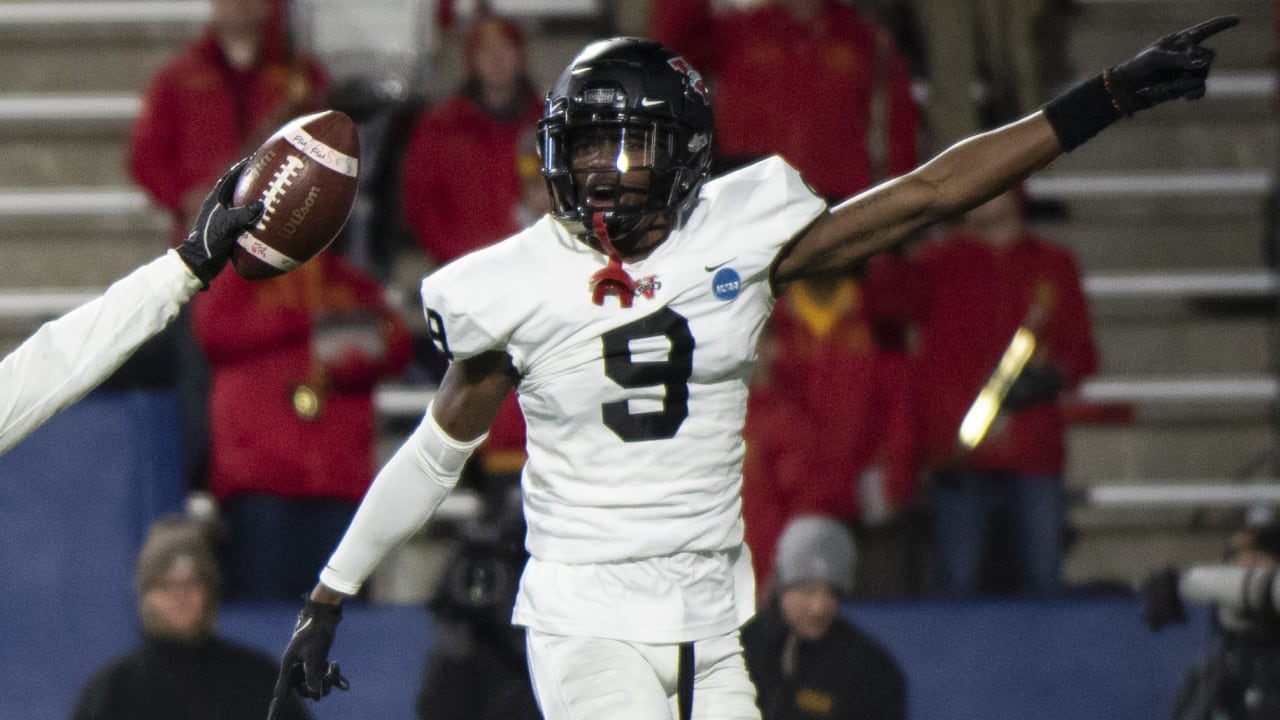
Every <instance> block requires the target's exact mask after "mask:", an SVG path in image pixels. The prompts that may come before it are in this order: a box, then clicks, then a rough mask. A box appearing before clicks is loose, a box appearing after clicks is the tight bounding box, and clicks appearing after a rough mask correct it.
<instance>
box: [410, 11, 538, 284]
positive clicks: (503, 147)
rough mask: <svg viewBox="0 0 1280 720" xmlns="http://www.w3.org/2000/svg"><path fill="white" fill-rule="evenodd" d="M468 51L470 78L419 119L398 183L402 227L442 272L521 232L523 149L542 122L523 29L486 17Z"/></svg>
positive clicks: (471, 34) (471, 32)
mask: <svg viewBox="0 0 1280 720" xmlns="http://www.w3.org/2000/svg"><path fill="white" fill-rule="evenodd" d="M465 43H466V64H467V70H466V78H465V79H464V80H463V82H462V86H461V87H460V88H459V89H458V90H457V91H455V92H454V93H453V94H451V95H449V96H448V97H447V98H445V99H444V100H443V101H441V102H440V103H439V104H437V105H435V106H433V107H431V108H430V109H428V110H427V111H426V112H425V113H424V114H423V115H422V116H421V117H420V118H419V119H418V121H417V122H416V124H415V127H414V129H413V132H412V135H411V136H410V138H409V145H408V147H407V148H406V149H405V155H404V169H403V170H402V175H401V196H402V203H403V206H404V214H405V220H406V221H407V222H408V223H409V226H410V228H411V229H412V230H413V233H414V235H415V236H416V237H417V240H418V244H419V245H420V246H421V248H422V251H423V252H425V253H426V254H427V255H428V256H429V257H430V258H431V259H432V260H433V261H435V262H436V263H437V264H440V265H443V264H444V263H447V262H449V261H450V260H453V259H454V258H456V257H458V256H460V255H463V254H465V253H468V252H470V251H472V250H475V249H476V248H480V247H484V246H485V245H488V244H490V243H492V242H494V241H497V240H501V239H502V238H504V237H507V236H508V235H511V234H513V233H515V232H516V231H517V230H519V229H521V228H522V227H523V224H522V223H521V222H519V218H520V201H521V197H522V188H521V184H520V177H519V172H518V158H519V153H518V143H519V141H520V140H521V139H522V138H524V139H526V140H531V135H530V133H531V132H532V128H533V126H534V125H536V124H537V122H538V119H539V118H540V117H541V116H542V98H541V97H540V96H539V95H538V93H537V91H536V90H535V89H534V86H533V82H532V80H530V78H529V75H528V56H527V53H526V50H525V40H524V35H523V33H522V32H521V31H520V28H519V26H517V25H516V24H515V23H513V22H511V21H510V20H507V19H505V18H501V17H496V16H486V17H482V18H480V19H478V20H476V21H475V22H474V24H473V25H472V26H471V27H470V28H469V29H468V31H467V34H466V40H465ZM530 149H532V148H530ZM544 194H545V193H544ZM539 214H541V213H539Z"/></svg>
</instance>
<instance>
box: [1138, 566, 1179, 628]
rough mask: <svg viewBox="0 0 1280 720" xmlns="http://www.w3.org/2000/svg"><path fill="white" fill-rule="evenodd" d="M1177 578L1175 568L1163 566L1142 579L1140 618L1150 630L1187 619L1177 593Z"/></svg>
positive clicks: (1177, 574)
mask: <svg viewBox="0 0 1280 720" xmlns="http://www.w3.org/2000/svg"><path fill="white" fill-rule="evenodd" d="M1178 579H1179V573H1178V571H1177V570H1176V569H1174V568H1164V569H1162V570H1158V571H1156V572H1154V573H1152V574H1151V575H1149V576H1148V577H1147V579H1146V580H1143V581H1142V587H1141V592H1142V619H1143V621H1145V622H1146V623H1147V627H1149V628H1151V629H1152V630H1159V629H1160V628H1162V627H1164V626H1165V625H1171V624H1173V623H1182V622H1186V621H1187V611H1186V608H1184V607H1183V605H1182V596H1181V595H1179V594H1178Z"/></svg>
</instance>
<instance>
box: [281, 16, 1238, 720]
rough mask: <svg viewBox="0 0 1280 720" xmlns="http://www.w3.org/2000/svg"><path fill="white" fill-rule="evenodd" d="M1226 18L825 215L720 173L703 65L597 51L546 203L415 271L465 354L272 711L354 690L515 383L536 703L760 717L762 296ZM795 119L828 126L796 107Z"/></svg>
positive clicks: (1185, 64) (1007, 164)
mask: <svg viewBox="0 0 1280 720" xmlns="http://www.w3.org/2000/svg"><path fill="white" fill-rule="evenodd" d="M1236 22H1237V19H1236V18H1234V17H1223V18H1217V19H1214V20H1211V21H1209V22H1206V23H1204V24H1202V25H1198V26H1196V27H1193V28H1189V29H1187V30H1184V31H1182V32H1179V33H1175V34H1173V35H1170V36H1168V37H1165V38H1163V39H1161V40H1159V41H1158V42H1156V43H1155V44H1153V45H1151V46H1149V47H1147V48H1146V49H1144V50H1142V51H1141V52H1140V53H1138V54H1137V55H1136V56H1134V57H1133V58H1132V59H1130V60H1128V61H1125V62H1123V63H1120V64H1119V65H1117V66H1115V67H1114V68H1110V69H1108V70H1107V71H1105V72H1104V73H1103V74H1101V75H1099V76H1098V77H1096V78H1093V79H1091V80H1089V81H1087V82H1085V83H1083V84H1082V85H1080V86H1079V87H1077V88H1074V89H1072V90H1069V91H1067V92H1066V93H1065V94H1064V95H1062V96H1060V97H1058V98H1057V99H1055V100H1053V101H1052V102H1050V103H1049V104H1048V105H1046V106H1045V108H1043V109H1042V110H1041V111H1038V112H1036V113H1034V114H1032V115H1030V116H1028V117H1026V118H1024V119H1022V120H1019V121H1016V122H1014V123H1011V124H1009V125H1006V126H1004V127H1001V128H998V129H996V130H993V131H991V132H987V133H984V134H981V135H978V136H975V137H973V138H970V139H968V140H965V141H963V142H961V143H959V144H957V145H955V146H954V147H952V148H950V149H949V150H947V151H946V152H944V153H942V154H941V155H939V156H938V157H937V158H935V159H934V160H932V161H931V162H929V163H927V164H925V165H923V166H921V167H920V168H918V169H916V170H914V171H912V172H911V173H909V174H907V175H905V176H902V177H899V178H896V179H894V180H891V181H889V182H886V183H884V184H882V185H880V186H878V187H875V188H872V189H870V190H868V191H866V192H864V193H862V194H860V195H858V196H856V197H853V198H851V199H850V200H848V201H846V202H844V203H841V204H839V205H838V206H836V207H834V208H828V207H827V206H826V203H825V202H824V201H823V200H822V199H820V198H819V197H818V196H816V195H815V194H814V193H813V192H812V191H811V190H810V189H809V188H808V187H807V186H806V184H805V182H804V181H803V180H802V179H801V178H800V176H799V175H798V174H797V173H796V172H795V171H794V170H793V169H792V168H791V167H789V166H788V165H787V163H786V162H785V161H783V160H782V159H781V158H779V157H770V158H767V159H764V160H760V161H759V162H756V163H755V164H753V165H749V166H747V167H744V168H741V169H738V170H736V171H733V172H731V173H729V174H726V175H723V176H721V177H718V178H715V179H711V180H708V179H707V175H708V169H709V166H710V162H711V152H712V140H713V139H712V126H713V122H712V113H711V106H710V104H709V102H708V97H707V89H706V88H705V87H704V86H703V83H702V81H701V79H700V77H699V76H698V73H697V72H696V71H695V70H694V69H693V68H691V67H689V65H688V63H686V62H685V61H684V60H683V59H682V58H680V57H679V56H677V55H675V54H674V53H672V52H670V51H669V50H667V49H666V48H664V47H663V46H661V45H658V44H657V43H654V42H651V41H647V40H640V39H634V38H615V39H610V40H605V41H600V42H596V43H593V44H591V45H588V46H587V47H586V48H585V49H584V50H583V51H582V52H581V53H580V54H579V55H578V56H577V57H576V58H575V59H574V60H573V61H572V62H571V64H570V65H569V66H568V67H567V68H566V70H565V71H564V73H563V74H562V75H561V76H560V78H559V80H558V81H557V83H556V85H555V87H554V88H553V89H552V91H551V92H550V94H549V95H548V97H547V102H546V112H545V117H544V118H543V120H542V121H541V122H540V123H539V127H538V139H539V146H540V150H541V153H542V164H543V167H542V173H543V176H544V178H545V179H546V183H547V187H548V190H549V192H550V194H551V199H552V211H551V213H550V214H549V215H547V216H545V217H543V218H542V219H541V220H539V221H538V222H537V223H535V224H534V225H533V226H531V227H529V228H528V229H526V230H524V231H522V232H520V233H518V234H516V235H515V236H513V237H511V238H509V239H507V240H505V241H502V242H500V243H498V244H496V245H493V246H490V247H487V248H484V249H481V250H478V251H476V252H474V253H472V254H470V255H467V256H464V257H462V258H459V259H458V260H456V261H454V262H453V263H450V264H448V265H446V266H444V267H442V268H440V269H439V270H437V271H436V272H435V273H434V274H432V275H431V276H429V277H427V278H426V279H425V280H424V281H423V283H422V296H423V302H424V305H425V311H426V316H427V320H428V325H429V327H430V330H431V333H432V335H433V337H434V340H435V342H436V344H437V345H438V346H439V348H440V350H441V351H443V352H445V353H446V354H448V355H449V357H451V358H452V363H451V365H450V367H449V369H448V371H447V372H446V374H445V376H444V379H443V381H442V382H441V384H440V387H439V390H438V391H437V393H436V395H435V398H434V401H433V402H432V403H431V405H430V406H429V407H428V408H427V412H426V414H425V415H424V417H423V419H422V422H421V424H420V425H419V426H418V428H417V429H416V430H415V431H414V432H413V433H412V434H411V435H410V437H409V438H408V439H407V440H406V442H405V443H404V445H402V446H401V447H400V449H399V450H398V451H397V452H396V453H395V454H394V455H393V456H392V458H391V459H390V460H389V461H388V462H387V463H386V465H385V466H384V467H383V468H382V470H381V471H380V473H379V474H378V476H377V478H376V479H375V481H374V483H373V486H372V487H371V488H370V490H369V492H368V494H367V495H366V497H365V499H364V501H363V503H362V505H361V507H360V509H359V511H358V512H357V514H356V516H355V518H354V519H353V520H352V523H351V526H350V528H349V529H348V531H347V534H346V536H345V537H344V538H343V540H342V541H341V542H340V543H339V545H338V547H337V549H336V551H335V552H334V553H333V555H332V557H331V559H330V561H329V563H328V565H327V566H326V567H325V568H324V570H323V571H322V572H321V573H320V582H319V583H318V584H317V585H316V587H315V589H314V590H313V591H312V592H311V593H310V595H309V596H308V597H307V598H306V599H305V600H304V604H303V608H302V610H301V612H300V614H299V617H298V622H297V625H296V627H295V631H294V634H293V636H292V638H291V639H290V642H289V644H288V646H287V648H286V650H285V653H284V657H283V663H282V668H281V674H280V678H279V682H278V683H277V689H276V692H277V696H278V697H283V696H284V695H285V694H286V693H287V692H288V691H289V690H290V688H292V687H295V686H296V687H298V688H299V689H300V690H301V692H302V693H303V694H304V695H307V696H309V697H313V698H319V697H321V696H323V695H325V694H326V693H328V692H329V691H330V689H331V688H332V687H335V686H336V687H341V688H345V687H346V686H347V681H346V679H345V678H344V677H343V676H342V674H341V671H340V669H339V667H338V666H337V664H336V663H330V661H329V659H328V650H329V647H330V645H331V643H332V641H333V638H334V632H335V628H336V625H337V624H338V622H339V619H340V618H341V614H342V602H343V599H344V598H346V597H349V596H351V595H352V594H354V593H356V592H357V591H358V590H359V589H360V586H361V584H362V583H363V581H364V580H365V579H366V578H367V577H368V576H369V574H370V572H371V571H372V570H373V569H374V567H375V566H376V565H377V563H378V561H379V560H380V559H381V558H382V557H383V556H384V555H385V554H386V553H387V552H388V551H389V550H390V549H391V548H392V547H394V546H396V545H397V544H399V543H401V542H402V541H404V540H405V539H407V538H408V537H409V536H410V535H411V534H413V533H414V532H415V531H416V530H417V528H418V527H419V526H421V525H422V524H423V522H425V521H426V520H427V518H429V517H430V516H431V513H432V511H433V510H434V509H435V507H436V506H437V505H439V503H440V501H441V499H442V498H443V497H444V496H445V494H446V493H448V492H449V489H450V488H451V487H453V486H454V484H455V483H456V482H457V480H458V476H459V472H460V471H461V469H462V466H463V463H464V462H465V461H466V459H467V457H468V455H469V454H470V453H471V452H472V450H474V449H475V447H476V446H477V445H478V444H479V443H480V442H481V441H482V440H483V439H484V437H485V432H486V429H487V427H488V425H489V423H490V421H491V420H493V418H494V414H495V413H496V412H497V411H498V408H499V407H500V405H501V403H502V399H503V397H505V396H506V394H507V392H508V391H510V390H511V389H512V388H515V389H516V390H517V391H518V393H519V398H520V406H521V409H522V410H523V411H524V416H525V419H526V421H527V423H528V441H527V442H528V463H527V464H526V465H525V468H524V474H523V478H522V489H523V494H524V512H525V517H526V520H527V522H528V533H527V537H526V545H527V547H528V550H529V553H530V559H529V561H528V565H527V566H526V568H525V570H524V574H523V576H522V579H521V582H520V589H519V594H518V598H517V601H516V606H515V611H514V617H513V621H514V622H515V623H516V624H518V625H522V626H524V627H525V628H526V639H527V644H528V659H529V667H530V673H531V676H532V679H533V684H534V688H535V691H536V693H537V696H538V702H539V704H540V707H541V710H542V712H543V714H544V715H545V716H546V717H547V718H550V719H551V720H560V719H562V718H570V717H572V718H588V717H589V718H611V717H628V718H631V717H640V718H672V717H680V718H689V717H691V715H690V713H691V712H692V713H693V716H696V717H698V718H702V719H706V718H759V717H760V715H759V710H758V709H757V708H756V704H755V691H754V688H753V686H752V684H751V680H750V678H749V677H748V675H747V671H746V668H745V666H744V662H743V657H742V651H741V644H740V642H739V635H738V628H739V627H740V626H741V625H742V624H743V622H744V621H746V620H747V619H748V618H749V617H751V615H752V614H753V612H754V608H755V605H756V599H755V588H754V584H753V577H752V572H751V562H750V555H749V551H748V549H747V548H746V547H745V546H744V544H743V527H742V519H741V513H740V503H739V488H740V485H741V481H742V474H741V473H742V459H743V442H742V427H743V418H744V413H745V408H746V400H747V385H748V379H749V377H750V375H751V371H752V367H753V364H754V361H755V348H756V339H757V337H758V336H759V334H760V331H761V327H762V325H763V324H764V322H765V318H766V317H768V315H769V311H770V309H771V308H772V306H773V303H774V299H775V298H776V297H777V296H778V294H779V293H781V292H782V291H783V290H784V289H785V288H786V287H787V284H788V283H790V282H792V281H793V280H796V279H799V278H802V277H807V276H810V275H815V274H820V273H829V272H839V271H843V270H846V269H847V268H850V267H851V266H854V265H856V264H858V263H859V262H861V261H863V260H865V259H866V258H867V257H869V256H870V255H872V254H873V253H877V252H880V251H882V250H885V249H887V248H892V247H894V246H895V245H897V244H898V243H900V242H902V241H904V239H906V238H908V237H910V236H911V235H912V234H913V233H915V232H916V231H917V230H920V229H921V228H923V227H925V226H927V225H929V224H931V223H935V222H938V221H941V220H944V219H947V218H951V217H954V216H957V215H959V214H960V213H963V212H964V211H965V210H967V209H969V208H972V207H975V206H977V205H979V204H981V203H982V202H983V201H985V200H987V199H989V198H991V197H993V196H995V195H997V194H998V193H1000V192H1001V191H1002V190H1004V189H1005V188H1008V187H1010V186H1011V185H1013V184H1014V183H1016V182H1018V181H1019V180H1021V179H1022V178H1023V177H1025V176H1026V175H1028V174H1029V173H1031V172H1033V171H1035V170H1037V169H1039V168H1041V167H1043V166H1044V165H1045V164H1047V163H1048V162H1050V161H1051V160H1053V159H1054V158H1056V157H1058V156H1059V155H1060V154H1061V153H1063V152H1064V151H1069V150H1071V149H1073V148H1075V147H1076V146H1078V145H1080V144H1081V143H1083V142H1084V141H1086V140H1087V139H1089V138H1090V137H1092V136H1093V135H1094V134H1096V133H1097V132H1099V131H1100V130H1102V129H1103V128H1105V127H1106V126H1108V125H1110V124H1111V123H1112V122H1114V121H1116V120H1118V119H1120V118H1121V117H1124V116H1127V115H1129V114H1131V113H1133V112H1135V111H1137V110H1141V109H1144V108H1149V107H1151V106H1153V105H1155V104H1157V103H1161V102H1164V101H1167V100H1171V99H1173V98H1177V97H1186V98H1188V99H1192V98H1198V97H1200V96H1202V95H1203V94H1204V89H1205V88H1204V83H1205V78H1206V76H1207V75H1208V72H1209V66H1210V63H1211V61H1212V59H1213V51H1212V50H1210V49H1208V48H1205V47H1203V46H1202V45H1201V42H1202V41H1203V40H1204V39H1205V38H1207V37H1209V36H1210V35H1213V34H1214V33H1216V32H1219V31H1221V30H1224V29H1226V28H1228V27H1231V26H1232V25H1234V24H1235V23H1236ZM808 120H820V118H814V119H809V118H797V119H796V121H797V122H806V121H808ZM834 150H835V149H833V151H834ZM691 708H692V710H691ZM269 714H270V713H269Z"/></svg>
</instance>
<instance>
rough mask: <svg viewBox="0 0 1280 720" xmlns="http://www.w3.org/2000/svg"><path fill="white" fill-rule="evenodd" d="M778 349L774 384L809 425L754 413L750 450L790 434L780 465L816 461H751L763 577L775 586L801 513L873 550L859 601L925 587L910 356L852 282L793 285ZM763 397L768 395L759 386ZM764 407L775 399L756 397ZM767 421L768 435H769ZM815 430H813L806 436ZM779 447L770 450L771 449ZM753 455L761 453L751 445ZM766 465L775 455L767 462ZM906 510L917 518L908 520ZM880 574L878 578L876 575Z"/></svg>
mask: <svg viewBox="0 0 1280 720" xmlns="http://www.w3.org/2000/svg"><path fill="white" fill-rule="evenodd" d="M770 324H771V326H772V328H773V330H774V332H773V333H772V338H771V342H772V343H773V345H774V346H775V350H774V351H773V353H771V354H775V353H776V355H777V356H778V359H777V360H776V361H775V362H772V363H770V365H771V367H770V368H769V370H768V382H766V383H761V384H762V385H766V386H777V387H779V388H780V390H779V391H778V392H774V393H766V394H765V397H766V398H776V400H773V401H770V403H769V404H771V405H774V406H777V405H784V406H787V407H789V408H790V412H791V413H792V414H794V415H797V416H800V417H801V418H804V421H803V423H801V424H797V423H796V421H792V420H788V421H786V422H785V423H779V422H778V419H777V418H776V417H774V415H776V413H763V412H749V413H748V416H747V434H748V438H749V439H748V442H750V440H751V439H752V438H757V437H762V436H763V437H770V436H773V435H781V436H782V437H779V438H778V442H776V443H773V445H777V446H778V447H779V448H780V450H781V453H782V454H780V455H778V456H777V457H779V458H786V457H791V456H793V455H794V454H796V453H804V454H806V455H807V456H808V458H807V460H805V461H803V462H801V461H798V460H797V461H791V462H790V464H789V465H787V464H784V463H763V462H757V463H748V465H747V467H746V468H745V469H744V486H743V515H744V518H745V520H746V524H747V532H748V542H749V543H750V546H751V548H752V552H753V558H754V559H755V563H756V569H757V577H756V579H757V581H758V582H760V583H762V584H764V583H766V582H767V580H768V578H769V565H770V564H771V562H772V558H773V553H774V547H775V544H776V541H777V537H778V535H779V534H781V532H782V530H783V528H785V527H786V524H787V522H788V521H789V520H790V519H791V518H793V517H797V516H799V515H807V514H819V515H827V516H831V517H834V518H838V519H839V520H841V521H842V522H845V523H849V524H851V525H852V526H853V527H855V529H856V532H857V533H858V535H859V542H858V547H859V551H860V553H861V554H862V557H861V558H860V559H861V566H862V567H863V569H864V570H863V573H861V575H862V576H863V583H862V586H861V587H860V588H859V594H860V595H863V594H878V595H899V594H905V593H907V592H909V591H911V590H912V589H915V588H916V586H917V585H918V578H917V577H914V576H913V571H914V570H915V569H916V568H918V567H919V563H916V562H912V561H911V560H910V558H911V554H910V552H911V550H912V549H913V548H916V547H917V546H918V545H919V543H918V542H917V541H916V540H917V538H916V536H917V535H918V534H919V533H918V531H913V529H912V528H913V527H916V528H917V530H918V526H919V525H920V523H918V522H916V521H915V520H914V518H917V517H918V514H915V513H911V512H910V510H911V501H912V499H913V496H914V490H915V467H914V460H915V457H914V455H915V428H914V416H913V413H914V408H913V406H912V397H911V384H910V378H909V375H908V372H907V356H906V355H905V353H904V352H902V351H899V350H889V349H886V343H888V342H893V343H898V342H900V341H899V340H897V339H896V338H895V339H893V340H891V341H885V340H880V341H878V340H877V335H878V333H877V327H876V323H875V322H874V321H873V319H872V318H871V317H870V316H869V315H868V313H867V305H866V302H865V300H864V298H863V291H862V287H861V285H860V283H859V282H858V281H857V280H856V279H854V278H853V277H851V276H839V277H828V278H822V279H819V280H806V281H802V282H797V283H795V284H793V285H792V287H791V288H790V290H789V291H788V292H787V294H786V295H785V296H783V297H782V298H781V299H780V300H779V301H778V304H777V306H776V307H775V308H774V311H773V315H772V318H771V320H770ZM752 392H753V394H754V393H755V392H756V388H755V387H754V386H753V389H752ZM751 402H752V403H753V404H752V406H751V408H752V410H753V411H756V410H758V409H760V408H762V406H763V405H764V403H765V400H763V399H762V400H760V401H757V400H756V398H754V397H752V399H751ZM762 424H763V427H762ZM806 425H807V426H809V427H810V430H808V431H802V430H801V429H800V428H803V427H805V426H806ZM769 446H770V445H768V444H766V445H765V447H769ZM748 452H749V456H750V455H752V454H755V453H754V451H753V450H752V448H751V447H750V445H749V446H748ZM760 459H763V458H760ZM904 511H906V512H904ZM869 567H870V568H873V569H872V570H871V571H870V572H868V570H867V568H869Z"/></svg>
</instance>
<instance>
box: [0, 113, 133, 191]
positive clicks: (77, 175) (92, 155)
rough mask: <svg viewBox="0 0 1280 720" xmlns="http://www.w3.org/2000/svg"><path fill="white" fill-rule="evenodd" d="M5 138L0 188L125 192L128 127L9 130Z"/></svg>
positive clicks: (1, 138)
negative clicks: (113, 189)
mask: <svg viewBox="0 0 1280 720" xmlns="http://www.w3.org/2000/svg"><path fill="white" fill-rule="evenodd" d="M5 130H6V131H5V132H3V133H0V155H3V157H4V158H5V162H4V163H3V164H2V165H0V188H21V187H33V188H58V187H65V186H79V187H93V186H106V187H113V186H123V185H129V184H130V183H131V182H132V180H131V179H130V177H129V172H128V170H127V168H126V167H125V151H126V146H127V137H128V125H127V124H125V123H120V122H110V123H101V124H97V125H95V126H93V127H89V126H85V125H82V126H78V127H68V126H60V127H55V128H53V129H51V130H45V131H43V132H41V131H38V130H36V129H33V128H28V129H26V130H23V129H15V128H12V127H9V128H5Z"/></svg>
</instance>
